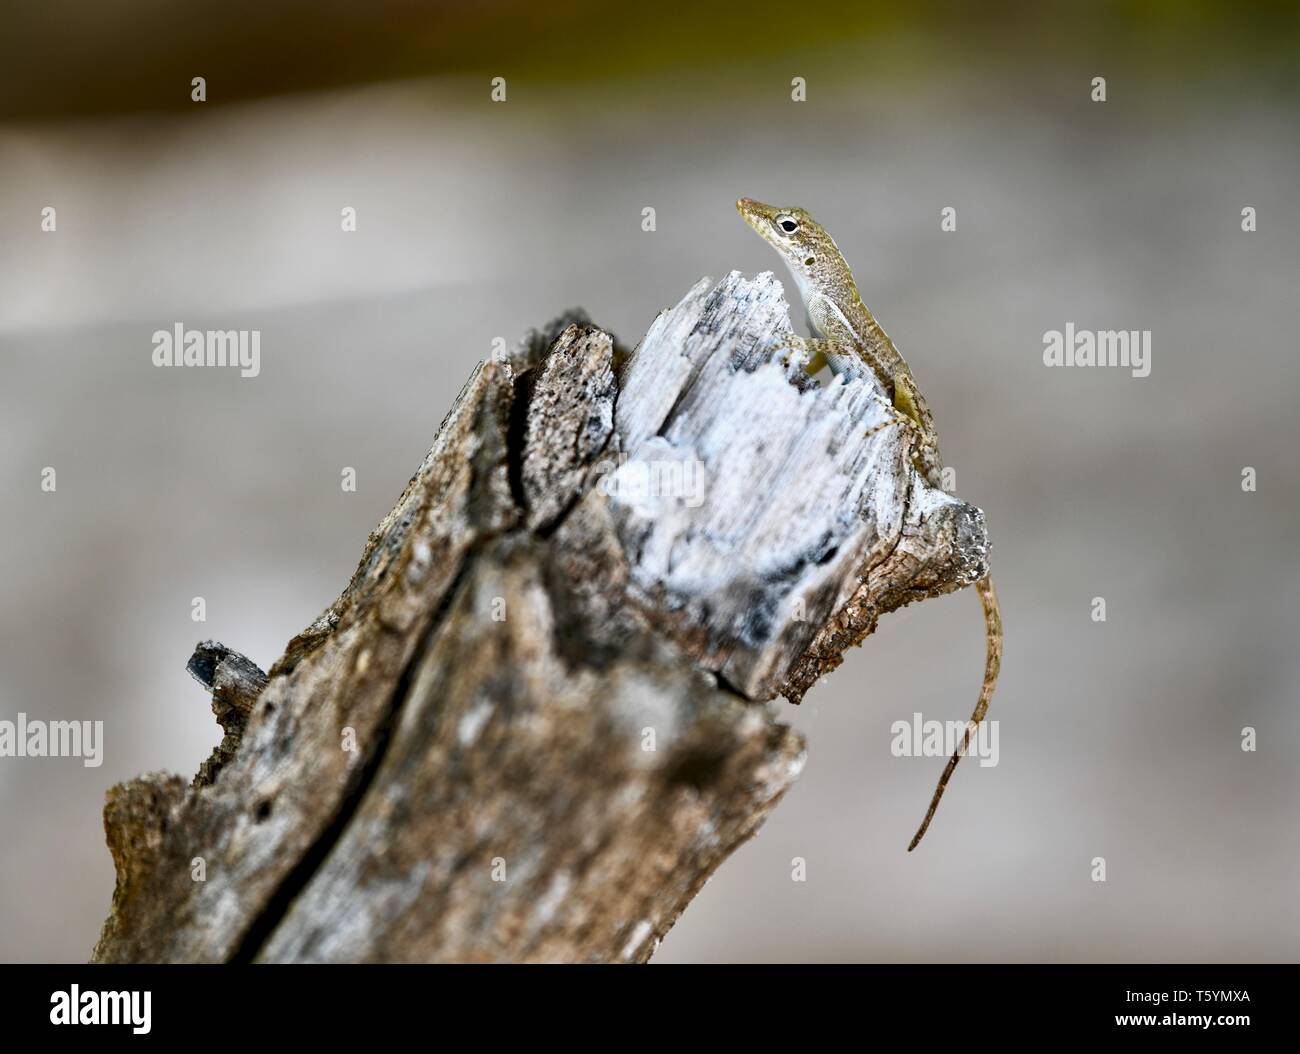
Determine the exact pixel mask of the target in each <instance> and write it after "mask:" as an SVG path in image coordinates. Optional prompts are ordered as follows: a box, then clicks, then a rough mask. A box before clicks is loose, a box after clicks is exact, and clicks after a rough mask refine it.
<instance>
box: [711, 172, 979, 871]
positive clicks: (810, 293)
mask: <svg viewBox="0 0 1300 1054" xmlns="http://www.w3.org/2000/svg"><path fill="white" fill-rule="evenodd" d="M736 208H737V209H738V210H739V212H740V214H741V216H742V217H744V220H745V222H746V223H748V224H749V225H750V227H752V228H753V229H754V231H755V232H756V233H757V234H758V235H759V237H761V238H762V239H763V240H764V241H765V242H767V243H768V244H769V245H771V246H772V247H773V248H774V249H776V251H777V253H779V254H780V256H781V258H782V259H783V260H784V261H785V263H786V266H787V267H788V268H789V269H790V274H791V277H793V279H794V282H795V285H796V286H798V288H799V294H800V296H801V297H802V299H803V302H804V307H805V308H806V309H807V312H808V321H809V326H810V328H811V329H812V330H813V332H814V333H815V336H813V337H812V338H808V339H805V338H803V337H798V336H795V335H793V334H791V335H790V336H789V337H788V338H786V340H785V341H784V344H785V345H786V346H788V347H789V349H790V351H791V353H793V354H798V355H799V356H800V357H801V358H802V360H803V365H804V368H805V369H807V371H808V372H809V373H816V372H817V371H818V370H819V369H820V368H821V364H822V363H823V362H825V363H827V364H828V365H829V366H830V367H831V369H832V370H833V371H834V372H835V373H837V374H838V373H847V374H849V375H850V376H854V375H855V374H856V373H857V372H858V371H860V370H861V368H862V366H864V365H865V366H866V367H867V368H869V369H870V370H871V371H872V372H873V373H874V374H875V376H876V377H877V378H878V379H879V381H880V383H881V385H882V386H883V387H884V389H885V391H886V392H887V393H888V395H889V397H890V399H891V400H892V407H893V411H894V418H893V420H892V421H890V422H889V423H890V424H898V425H900V426H901V427H903V428H905V429H907V431H908V432H909V433H910V435H911V436H912V444H911V448H912V458H913V463H914V464H915V466H916V469H917V471H918V472H920V473H921V475H922V476H924V477H925V479H926V480H927V481H928V482H929V483H930V485H931V486H934V487H937V488H939V489H942V483H941V478H942V469H943V460H942V458H941V457H940V454H939V438H938V435H937V433H936V432H935V427H934V418H933V416H932V415H931V413H930V408H929V406H927V405H926V402H925V397H924V396H923V395H922V394H921V390H920V388H919V387H918V386H917V384H916V381H915V380H914V379H913V377H912V371H911V370H910V369H909V368H908V365H907V363H906V361H904V359H903V356H902V355H900V354H899V352H898V349H897V348H896V347H894V342H893V341H892V340H890V339H889V335H888V334H887V333H886V332H885V331H884V330H883V329H882V328H881V326H880V324H879V323H878V322H877V321H876V319H875V316H874V315H872V313H871V311H870V310H869V309H868V308H867V306H866V304H865V303H863V301H862V297H861V296H860V295H859V293H858V287H857V284H856V283H855V282H854V280H853V273H852V272H851V271H850V270H849V265H848V264H847V263H846V262H845V260H844V256H843V254H842V253H841V252H840V250H839V247H838V246H837V245H836V244H835V240H834V239H833V238H832V237H831V236H830V235H829V234H828V233H827V232H826V230H825V228H823V227H822V226H821V225H820V224H818V223H817V222H816V221H815V220H814V219H813V218H812V217H811V216H810V215H809V214H808V213H807V211H805V210H804V209H801V208H793V207H792V208H778V207H776V206H773V205H764V204H763V203H762V202H760V201H754V200H752V199H750V198H741V199H740V200H739V201H737V202H736ZM976 588H977V589H978V591H979V596H980V604H981V606H982V608H983V610H984V626H985V643H986V653H985V660H984V683H983V685H982V687H981V688H980V694H979V700H978V702H977V703H976V704H975V710H974V712H973V713H972V714H971V718H970V720H969V721H968V722H967V723H966V730H965V733H964V734H963V736H962V741H961V743H960V744H959V745H958V747H957V749H956V750H955V751H954V752H953V755H952V757H951V758H950V759H949V761H948V764H947V766H946V767H945V768H944V770H943V774H942V775H941V776H940V777H939V783H938V786H936V787H935V791H934V796H933V797H932V798H931V800H930V807H929V809H928V810H927V811H926V814H925V819H924V820H923V821H922V822H921V826H920V827H919V828H918V829H917V832H916V834H915V836H913V838H912V842H911V844H910V845H909V846H908V847H907V848H908V851H909V852H910V851H911V850H913V849H915V848H916V846H917V844H918V843H919V842H920V841H921V838H922V837H923V836H924V835H925V832H926V830H927V829H928V828H929V826H930V821H931V820H932V819H933V818H934V813H935V810H936V809H937V808H938V806H939V800H940V799H941V798H942V797H943V792H944V789H945V788H946V787H947V785H948V780H949V779H950V778H951V777H952V773H953V770H954V769H955V768H956V767H957V762H958V760H959V759H960V758H961V757H962V755H963V754H965V753H966V752H967V751H968V750H969V749H970V744H971V740H972V738H973V737H974V735H975V731H976V729H977V728H978V726H979V723H980V722H981V721H983V720H984V715H985V714H986V713H987V712H988V707H989V701H990V700H991V699H992V698H993V690H994V688H995V687H996V685H997V680H998V673H999V671H1000V669H1001V667H1002V615H1001V611H1000V609H999V607H998V598H997V593H996V592H995V591H994V589H993V582H992V581H991V579H990V578H989V576H987V575H986V576H985V577H984V578H982V579H980V580H979V582H978V583H976Z"/></svg>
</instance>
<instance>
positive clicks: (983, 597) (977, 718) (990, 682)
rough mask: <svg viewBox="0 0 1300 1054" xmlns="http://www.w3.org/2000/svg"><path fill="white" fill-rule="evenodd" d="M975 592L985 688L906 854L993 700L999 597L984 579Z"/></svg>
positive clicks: (925, 825)
mask: <svg viewBox="0 0 1300 1054" xmlns="http://www.w3.org/2000/svg"><path fill="white" fill-rule="evenodd" d="M975 588H976V589H978V590H979V594H980V604H981V605H982V606H983V608H984V638H985V647H986V649H987V650H986V652H985V657H984V686H983V687H982V688H981V689H980V698H979V702H978V703H976V704H975V712H974V713H973V714H971V715H970V720H969V721H968V722H967V723H966V734H965V735H963V736H962V741H961V745H960V746H959V747H958V748H957V749H956V750H955V751H954V752H953V755H952V757H951V758H949V759H948V764H947V766H946V767H945V768H944V770H943V775H942V776H940V777H939V785H938V786H937V787H935V789H934V797H933V798H931V799H930V808H929V809H928V810H926V814H925V819H924V820H922V821H921V826H920V827H919V828H918V829H917V832H916V834H915V835H913V836H912V844H911V845H909V846H908V847H907V851H908V852H909V853H910V852H911V851H912V850H913V849H915V848H916V847H917V845H918V844H919V843H920V841H921V839H922V838H923V837H924V836H925V832H926V830H927V829H928V828H929V826H930V821H931V820H933V819H934V811H935V809H937V808H939V799H940V798H942V797H943V792H944V790H945V789H946V788H947V786H948V780H949V779H951V778H952V770H953V769H955V768H956V767H957V762H958V760H959V759H960V758H961V757H962V755H963V754H965V753H966V751H968V750H969V749H970V744H971V740H972V739H974V738H975V730H976V729H977V728H978V727H979V723H980V722H981V721H983V720H984V715H985V714H986V713H988V709H989V700H990V699H992V698H993V689H994V688H995V687H996V686H997V683H998V671H999V670H1001V669H1002V611H1001V609H1000V608H999V607H998V595H997V593H996V592H994V590H993V580H992V579H991V578H989V577H988V576H987V575H986V576H985V577H984V578H981V579H980V580H979V581H978V582H977V583H976V584H975Z"/></svg>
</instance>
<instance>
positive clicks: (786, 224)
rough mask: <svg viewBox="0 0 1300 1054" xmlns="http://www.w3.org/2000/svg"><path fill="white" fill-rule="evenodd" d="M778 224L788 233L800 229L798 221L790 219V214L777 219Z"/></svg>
mask: <svg viewBox="0 0 1300 1054" xmlns="http://www.w3.org/2000/svg"><path fill="white" fill-rule="evenodd" d="M777 225H778V226H779V227H780V228H781V229H782V230H783V231H785V233H786V234H793V233H794V232H795V231H797V230H798V229H799V223H798V221H796V220H792V219H790V217H789V216H786V217H785V218H784V219H781V220H777Z"/></svg>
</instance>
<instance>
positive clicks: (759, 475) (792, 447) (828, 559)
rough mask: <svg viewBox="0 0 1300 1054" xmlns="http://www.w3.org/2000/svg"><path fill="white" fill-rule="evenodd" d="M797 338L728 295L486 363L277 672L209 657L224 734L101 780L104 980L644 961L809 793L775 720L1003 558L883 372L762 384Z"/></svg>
mask: <svg viewBox="0 0 1300 1054" xmlns="http://www.w3.org/2000/svg"><path fill="white" fill-rule="evenodd" d="M788 330H789V318H788V311H787V307H786V303H785V300H784V298H783V295H782V291H781V286H780V284H779V283H778V282H777V281H776V280H775V279H774V278H773V277H772V276H771V275H770V274H762V275H759V276H758V277H757V278H745V277H743V276H741V275H740V274H738V273H735V272H733V273H732V274H730V275H728V276H727V277H726V278H725V279H723V280H722V281H721V282H719V283H716V284H714V283H712V282H711V281H709V280H707V279H706V280H703V281H701V282H700V283H699V284H698V285H697V286H696V287H695V288H694V289H692V290H691V291H690V293H689V294H687V296H686V297H685V299H683V300H682V302H681V303H680V304H678V305H677V306H676V307H675V308H673V309H671V310H669V311H665V312H663V313H661V314H660V315H659V317H658V318H657V319H656V320H655V322H654V324H653V325H652V326H651V328H650V331H649V332H648V333H647V334H646V335H645V337H644V339H643V340H642V341H641V343H640V345H639V346H638V348H637V350H636V351H635V352H634V353H632V354H631V355H630V357H626V361H621V360H623V359H624V356H622V355H616V352H615V346H614V342H613V340H612V338H611V337H610V336H609V335H608V334H606V333H604V332H602V331H601V330H600V329H598V328H597V327H595V326H594V325H592V324H590V322H589V321H588V320H587V319H586V317H585V316H583V315H581V314H580V313H576V314H571V315H569V316H567V317H565V318H562V319H559V320H557V321H556V322H555V323H552V325H551V326H550V327H548V329H547V330H546V331H544V332H541V333H535V334H532V335H530V338H528V339H527V340H526V341H525V342H524V343H523V344H522V345H521V346H520V348H519V349H518V350H517V352H516V353H515V354H514V356H513V358H512V359H511V361H509V362H487V363H484V364H482V365H480V366H479V367H478V368H477V369H476V370H475V371H474V373H473V375H472V376H471V377H470V379H469V381H468V383H467V384H466V385H465V387H464V389H463V390H462V391H461V393H460V395H459V396H458V398H457V399H456V402H455V404H454V406H453V407H452V409H451V411H450V412H449V413H448V414H447V417H446V419H445V420H444V421H443V423H442V427H441V428H440V430H439V432H438V435H437V438H436V440H435V442H434V445H433V449H432V450H430V451H429V454H428V455H427V456H426V457H425V459H424V462H423V464H421V466H420V468H419V471H418V472H417V473H416V474H415V476H414V477H413V478H412V479H411V482H410V483H409V485H408V486H407V488H406V490H405V492H404V493H403V494H402V496H401V498H400V499H399V500H398V502H397V505H396V506H395V507H394V508H393V510H392V512H390V513H389V514H388V516H386V517H385V518H384V520H383V521H382V522H381V523H380V524H379V526H378V527H376V528H375V530H374V531H373V532H372V534H371V536H370V539H369V541H368V542H367V544H366V547H365V551H364V553H363V554H362V558H361V563H360V566H359V567H358V568H357V570H356V573H355V574H354V575H353V578H352V580H351V582H350V583H349V584H348V586H347V588H346V589H345V590H344V592H343V594H342V596H340V597H339V599H338V600H337V601H336V602H335V603H334V604H333V605H332V606H331V607H330V608H329V610H327V611H326V612H325V613H324V614H323V615H321V617H320V618H318V619H317V620H316V621H315V622H314V623H312V625H311V626H310V627H308V629H307V630H305V631H304V632H303V633H302V634H300V635H299V636H298V637H296V638H295V639H294V640H292V641H290V642H289V645H288V646H287V648H286V650H285V653H284V655H283V657H282V658H281V659H280V660H279V661H278V662H277V663H276V664H275V666H274V667H272V669H271V670H270V672H269V675H263V674H262V673H261V671H260V670H258V669H257V668H256V667H255V666H254V665H253V664H252V663H250V662H249V661H248V660H247V659H244V658H243V657H242V656H240V655H239V654H238V653H236V652H233V651H231V650H229V649H227V648H225V647H224V646H222V645H219V644H215V643H213V642H206V643H204V644H201V645H200V646H199V648H198V650H197V651H196V653H195V655H194V657H193V658H192V659H191V661H190V669H191V672H192V673H194V675H195V676H196V677H197V678H198V679H200V680H201V681H202V682H203V683H204V684H205V685H207V686H208V687H209V688H211V689H212V693H213V709H214V712H215V713H216V714H217V717H218V720H219V721H220V722H221V724H222V727H223V729H224V730H225V733H226V736H225V739H224V740H223V742H222V744H221V746H219V747H218V748H217V750H216V751H215V752H214V754H213V757H212V758H211V759H210V760H209V761H208V762H206V763H205V764H204V766H203V768H202V770H201V771H200V773H199V775H198V776H197V777H196V778H195V780H194V781H193V784H192V785H189V786H187V785H186V783H185V781H184V780H182V779H181V778H179V777H176V776H168V775H161V774H155V775H149V776H144V777H142V778H140V779H137V780H134V781H132V782H130V783H127V784H123V785H119V786H117V787H114V788H113V789H112V790H111V791H110V792H109V796H108V805H107V807H106V809H105V827H106V829H107V832H108V843H109V847H110V849H111V850H112V853H113V858H114V862H115V864H116V867H117V887H116V890H115V892H114V895H113V904H112V909H111V912H110V914H109V916H108V919H107V921H106V922H105V924H104V929H103V933H102V935H101V937H100V940H99V943H98V945H97V946H96V948H95V952H94V959H95V960H96V961H104V962H109V961H158V960H167V961H203V962H221V961H277V962H283V961H328V962H340V961H392V960H398V961H430V960H438V961H501V960H559V961H644V960H645V959H647V958H649V956H650V955H651V953H652V952H653V950H654V948H655V946H656V944H657V943H658V941H659V939H660V938H662V936H663V935H664V934H665V933H666V932H667V930H668V929H669V927H670V926H672V924H673V922H674V921H675V920H676V918H677V916H678V915H679V914H680V912H681V911H682V909H683V908H684V907H685V906H686V904H687V903H688V902H689V901H690V899H691V898H692V897H693V896H694V895H695V893H696V892H697V891H698V890H699V889H700V887H701V886H702V885H703V883H704V881H705V880H706V879H707V878H708V876H709V875H710V874H711V873H712V872H713V870H714V869H715V868H717V866H718V865H719V864H720V863H721V862H722V861H723V860H724V859H725V858H726V857H727V855H728V854H729V853H731V852H732V851H733V850H734V849H735V848H736V847H737V846H738V845H740V844H741V843H742V842H744V841H745V840H746V839H747V838H749V837H750V836H751V835H753V834H754V832H755V831H756V830H757V829H758V827H759V826H760V825H761V823H762V822H763V820H764V819H765V817H766V816H767V814H768V812H769V811H770V810H771V809H772V807H773V806H774V805H775V804H776V802H777V801H778V799H779V798H780V797H781V795H782V794H783V793H784V792H785V791H786V790H787V789H788V788H789V787H790V785H791V784H792V783H793V781H794V779H795V778H796V776H797V775H798V773H799V770H800V768H801V766H802V764H803V758H804V744H803V742H802V740H801V737H800V736H799V735H797V734H796V733H794V732H793V731H791V730H790V729H789V728H787V727H785V726H784V725H781V724H779V723H777V722H776V720H775V719H774V716H773V714H772V712H771V708H770V707H769V705H768V703H769V701H770V700H772V699H774V698H775V697H776V696H777V695H778V694H784V695H785V696H786V697H787V698H788V699H789V700H790V701H791V702H798V701H799V699H800V698H801V697H802V695H803V694H804V692H805V691H806V690H807V689H808V688H809V686H810V685H812V684H813V683H814V682H815V681H816V680H817V679H818V678H819V677H821V676H822V675H823V674H825V673H826V672H827V671H829V670H831V669H833V668H834V667H835V666H836V665H837V664H838V663H839V662H840V659H841V655H842V653H843V651H844V650H845V649H846V648H847V647H849V646H851V645H855V644H857V643H859V642H860V641H861V640H862V639H863V638H864V637H865V636H866V635H867V634H869V633H870V632H871V631H872V629H873V628H874V626H875V624H876V620H877V619H878V618H879V616H880V615H881V614H883V613H884V612H887V611H890V610H892V609H894V608H897V607H899V606H900V605H903V604H906V603H909V602H911V601H913V600H917V599H920V598H923V597H927V596H934V595H937V594H940V593H946V592H950V591H952V590H954V589H958V588H961V587H963V586H965V585H969V584H971V583H973V582H974V581H976V580H977V579H978V578H979V577H981V576H982V575H983V574H984V573H985V572H986V570H987V560H986V540H985V528H984V519H983V516H982V514H981V513H980V511H979V510H978V509H976V508H973V507H972V506H969V505H965V504H963V503H961V502H959V501H957V500H956V499H954V498H952V497H949V496H948V495H946V494H943V493H940V492H938V491H935V490H933V489H931V488H930V487H929V486H928V485H927V484H926V483H925V481H924V480H923V479H921V477H920V476H919V475H918V474H917V473H916V472H915V470H914V469H913V468H912V466H911V464H910V462H909V459H908V456H907V451H906V437H905V436H904V435H903V434H901V433H900V430H899V429H897V428H886V429H883V430H878V431H874V432H873V433H872V434H870V435H868V434H867V433H868V432H869V431H870V430H871V429H872V428H873V426H874V425H876V424H878V423H881V422H883V421H884V420H885V419H886V418H885V416H884V415H885V414H886V410H885V409H884V407H883V405H882V402H881V393H880V392H879V391H878V390H877V389H876V388H875V387H874V385H873V382H872V381H871V380H870V379H859V380H853V381H850V382H847V383H846V382H845V381H844V380H843V379H841V378H837V379H835V380H834V381H832V382H830V383H829V384H827V385H825V386H822V385H820V384H818V383H817V382H816V381H813V380H810V379H809V378H806V377H804V376H802V375H800V374H796V373H792V372H789V370H788V369H786V368H783V367H782V366H781V365H779V364H778V363H776V362H774V361H772V358H773V356H772V355H771V353H770V351H769V350H768V346H769V345H770V344H771V342H772V340H773V338H775V337H777V336H778V335H779V334H781V333H782V332H786V331H788ZM200 860H201V861H202V864H201V865H199V864H198V863H197V861H200ZM196 869H197V870H196ZM200 870H201V873H202V877H203V880H202V881H196V880H195V879H194V874H196V873H198V871H200Z"/></svg>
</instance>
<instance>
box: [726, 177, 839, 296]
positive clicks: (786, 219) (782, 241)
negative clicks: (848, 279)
mask: <svg viewBox="0 0 1300 1054" xmlns="http://www.w3.org/2000/svg"><path fill="white" fill-rule="evenodd" d="M736 210H737V211H738V212H739V213H740V215H741V216H742V217H743V218H744V220H745V222H746V223H748V224H749V225H750V226H751V227H753V228H754V231H755V233H757V234H758V236H759V237H760V238H762V239H763V240H764V241H765V242H767V243H768V244H769V245H770V246H772V248H774V249H775V250H776V251H777V252H778V253H780V254H781V258H782V259H783V260H785V262H786V266H787V267H789V268H790V274H791V275H793V276H794V280H795V281H796V282H797V283H798V284H799V290H800V292H801V293H804V298H805V300H806V299H807V290H808V289H816V288H823V287H826V286H828V285H837V284H838V283H837V282H836V281H835V279H836V277H837V276H838V275H840V274H842V273H847V270H848V266H847V264H845V262H844V257H843V256H842V255H841V254H840V250H839V247H838V246H836V244H835V241H834V239H832V238H831V236H830V235H829V234H827V233H826V231H825V229H824V228H823V227H822V225H821V224H820V223H818V222H817V221H816V220H814V219H813V218H812V217H811V216H810V215H808V212H807V210H806V209H801V208H798V207H793V206H792V207H789V208H782V207H780V206H777V205H764V204H763V203H762V202H761V201H754V200H753V199H752V198H741V199H740V200H739V201H737V202H736Z"/></svg>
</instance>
